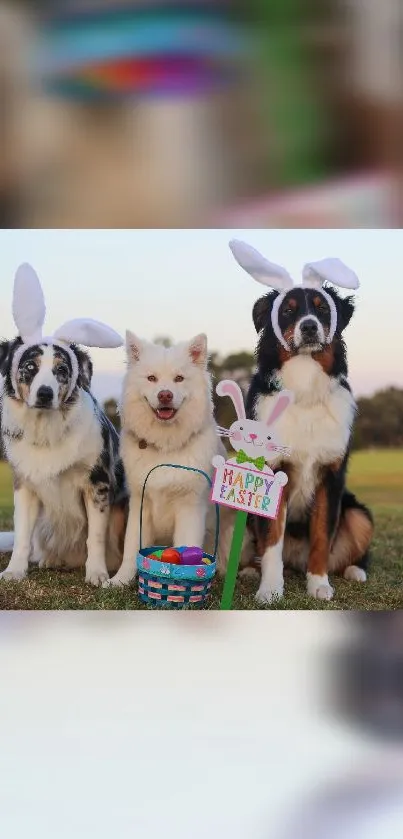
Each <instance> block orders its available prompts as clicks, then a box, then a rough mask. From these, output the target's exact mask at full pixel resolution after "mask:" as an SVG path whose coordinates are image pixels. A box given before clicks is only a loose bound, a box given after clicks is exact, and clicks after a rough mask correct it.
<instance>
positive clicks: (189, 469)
mask: <svg viewBox="0 0 403 839" xmlns="http://www.w3.org/2000/svg"><path fill="white" fill-rule="evenodd" d="M161 467H167V468H169V469H184V470H185V472H196V473H197V474H199V475H203V477H204V478H205V479H206V481H207V482H208V484H209V486H210V487H211V488H212V486H213V484H212V481H211V478H210V477H209V475H208V474H207V472H203V470H202V469H196V468H195V467H194V466H180V465H179V464H178V463H159V464H158V466H153V468H152V469H150V471H149V473H148V475H147V476H146V479H145V481H144V484H143V491H142V493H141V503H140V550H142V548H143V540H142V535H143V503H144V493H145V491H146V484H147V481H148V479H149V477H150V475H151V473H152V472H155V470H156V469H161ZM215 514H216V530H215V542H214V554H213V556H214V559H216V558H217V550H218V539H219V535H220V508H219V506H218V504H216V505H215Z"/></svg>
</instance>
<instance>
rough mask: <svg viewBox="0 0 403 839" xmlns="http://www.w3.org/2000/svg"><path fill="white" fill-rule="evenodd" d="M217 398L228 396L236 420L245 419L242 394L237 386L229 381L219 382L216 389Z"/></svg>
mask: <svg viewBox="0 0 403 839" xmlns="http://www.w3.org/2000/svg"><path fill="white" fill-rule="evenodd" d="M216 392H217V394H218V396H229V397H230V399H232V401H233V403H234V407H235V410H236V414H237V417H238V419H246V413H245V406H244V403H243V394H242V391H241V388H240V387H239V385H237V383H236V382H233V381H231V380H230V379H224V381H222V382H219V383H218V385H217V387H216Z"/></svg>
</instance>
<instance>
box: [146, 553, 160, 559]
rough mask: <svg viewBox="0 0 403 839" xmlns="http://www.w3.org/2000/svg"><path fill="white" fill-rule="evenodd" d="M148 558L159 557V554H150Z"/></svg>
mask: <svg viewBox="0 0 403 839" xmlns="http://www.w3.org/2000/svg"><path fill="white" fill-rule="evenodd" d="M147 559H159V556H157V554H149V555H148V557H147Z"/></svg>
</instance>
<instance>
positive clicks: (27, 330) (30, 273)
mask: <svg viewBox="0 0 403 839" xmlns="http://www.w3.org/2000/svg"><path fill="white" fill-rule="evenodd" d="M12 311H13V317H14V323H15V325H16V327H17V329H18V334H19V335H20V336H21V338H22V340H23V344H22V345H21V346H20V347H19V348H18V350H17V351H16V353H15V355H14V359H13V378H14V377H15V373H16V371H17V369H18V364H19V361H20V359H21V356H22V355H23V353H24V352H25V350H26V349H27V348H28V347H32V346H35V345H36V344H56V345H57V346H61V347H62V348H63V349H64V350H65V352H68V354H69V356H70V359H71V363H72V367H73V377H72V383H71V386H70V393H69V394H68V396H71V393H72V392H73V390H74V387H75V385H76V381H77V376H78V362H77V357H76V355H75V353H74V352H73V351H72V350H71V349H70V346H69V345H70V344H82V345H83V346H85V347H101V348H105V349H106V348H111V349H112V348H115V347H121V346H122V345H123V339H122V338H121V337H120V335H118V333H117V332H115V331H114V330H113V329H111V328H110V327H109V326H106V325H105V324H103V323H100V322H99V321H96V320H92V319H91V318H77V319H75V320H69V321H66V323H64V324H63V325H62V326H59V328H58V329H56V331H55V332H54V333H53V335H50V336H43V334H42V330H43V325H44V323H45V315H46V306H45V298H44V296H43V291H42V286H41V284H40V282H39V279H38V276H37V274H36V272H35V271H34V269H33V268H32V267H31V266H30V265H27V264H24V265H20V267H19V268H18V270H17V273H16V275H15V280H14V294H13V307H12Z"/></svg>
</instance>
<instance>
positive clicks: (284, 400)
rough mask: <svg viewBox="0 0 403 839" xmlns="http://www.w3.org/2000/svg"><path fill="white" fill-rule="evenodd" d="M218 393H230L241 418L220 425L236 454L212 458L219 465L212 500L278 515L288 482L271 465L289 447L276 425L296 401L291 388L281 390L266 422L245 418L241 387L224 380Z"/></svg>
mask: <svg viewBox="0 0 403 839" xmlns="http://www.w3.org/2000/svg"><path fill="white" fill-rule="evenodd" d="M217 394H218V395H219V396H229V397H230V398H231V399H232V401H233V404H234V406H235V410H236V413H237V417H238V419H237V420H236V421H235V422H234V423H232V425H231V427H230V428H229V429H228V430H227V429H225V428H218V429H217V433H218V434H219V436H220V437H228V438H229V439H230V441H231V445H232V448H233V449H234V450H235V452H236V456H235V457H231V458H229V460H225V459H224V458H223V457H221V456H220V455H218V456H216V457H214V458H213V461H212V462H213V466H214V467H215V469H216V472H215V475H214V484H213V490H212V495H211V500H212V501H214V502H215V503H217V504H223V505H224V506H226V507H232V508H234V509H236V510H242V511H245V512H251V513H254V514H255V515H258V516H264V517H265V518H272V519H274V518H276V517H277V514H278V509H279V505H280V501H281V495H282V491H283V487H284V486H285V485H286V484H287V482H288V477H287V475H286V474H285V472H277V473H276V474H275V473H274V472H273V470H272V469H271V468H270V466H269V465H268V461H270V460H274V459H275V458H277V457H278V455H279V454H282V455H284V456H286V455H287V454H288V453H289V449H287V448H286V447H285V446H282V445H281V443H280V441H279V440H278V439H277V438H276V435H275V431H274V430H273V427H272V426H273V425H274V424H275V422H276V421H277V420H278V418H279V417H280V416H281V414H282V413H283V412H284V411H285V410H286V409H287V408H288V406H289V404H290V403H291V402H292V401H293V395H292V393H290V392H289V391H282V392H281V393H280V394H279V396H278V398H277V400H276V402H275V404H274V407H273V410H272V412H271V414H270V416H269V418H268V420H267V422H256V421H254V420H249V419H246V414H245V407H244V401H243V396H242V391H241V389H240V387H239V386H238V385H237V384H236V383H235V382H232V381H228V380H225V381H223V382H220V383H219V384H218V386H217Z"/></svg>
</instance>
